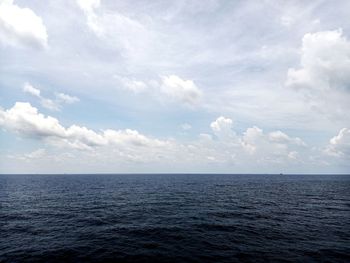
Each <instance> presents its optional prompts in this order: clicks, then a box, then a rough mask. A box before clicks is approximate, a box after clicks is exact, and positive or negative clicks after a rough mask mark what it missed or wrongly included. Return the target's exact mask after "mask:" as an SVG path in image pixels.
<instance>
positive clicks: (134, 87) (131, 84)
mask: <svg viewBox="0 0 350 263" xmlns="http://www.w3.org/2000/svg"><path fill="white" fill-rule="evenodd" d="M114 78H117V79H119V81H120V82H121V84H122V87H123V88H125V89H127V90H130V91H132V92H133V93H141V92H145V91H147V90H149V87H148V85H147V84H146V83H145V82H143V81H139V80H134V79H128V78H125V77H118V76H114Z"/></svg>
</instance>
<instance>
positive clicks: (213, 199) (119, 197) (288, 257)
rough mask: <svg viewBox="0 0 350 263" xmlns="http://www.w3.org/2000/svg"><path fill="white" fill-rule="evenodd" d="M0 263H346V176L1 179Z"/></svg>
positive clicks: (349, 184) (349, 198) (349, 234)
mask: <svg viewBox="0 0 350 263" xmlns="http://www.w3.org/2000/svg"><path fill="white" fill-rule="evenodd" d="M0 262H350V176H349V175H222V174H210V175H208V174H116V175H113V174H108V175H106V174H91V175H0Z"/></svg>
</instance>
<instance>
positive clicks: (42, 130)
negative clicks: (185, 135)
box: [0, 102, 167, 150]
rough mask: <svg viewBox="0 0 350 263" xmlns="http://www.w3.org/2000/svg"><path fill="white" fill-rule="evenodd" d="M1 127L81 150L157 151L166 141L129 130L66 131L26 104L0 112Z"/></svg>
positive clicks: (68, 129)
mask: <svg viewBox="0 0 350 263" xmlns="http://www.w3.org/2000/svg"><path fill="white" fill-rule="evenodd" d="M0 125H1V126H2V127H3V128H5V129H6V130H10V131H13V132H15V133H17V134H19V135H22V136H30V137H35V138H39V139H43V140H46V141H47V142H49V143H51V144H53V145H56V146H63V147H64V146H68V147H71V148H75V149H82V150H88V149H91V148H93V147H97V146H106V145H118V146H122V145H125V144H126V145H129V146H137V147H160V146H163V145H166V144H167V142H165V141H161V140H157V139H150V138H148V137H146V136H144V135H142V134H140V133H138V132H137V131H135V130H130V129H126V130H110V129H109V130H105V131H102V132H95V131H93V130H90V129H88V128H86V127H81V126H78V125H71V126H70V127H68V128H65V127H63V126H62V125H61V124H60V123H59V121H58V120H57V119H56V118H53V117H51V116H47V117H45V116H44V115H43V114H41V113H39V112H38V110H37V109H36V108H34V107H33V106H31V105H30V104H29V103H25V102H16V104H15V105H14V106H13V107H12V108H11V109H9V110H6V111H3V110H1V111H0Z"/></svg>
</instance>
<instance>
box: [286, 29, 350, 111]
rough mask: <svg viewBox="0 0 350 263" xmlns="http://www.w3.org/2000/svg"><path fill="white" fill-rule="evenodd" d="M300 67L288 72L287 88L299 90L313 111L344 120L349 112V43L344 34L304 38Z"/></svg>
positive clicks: (306, 36) (310, 34) (326, 34)
mask: <svg viewBox="0 0 350 263" xmlns="http://www.w3.org/2000/svg"><path fill="white" fill-rule="evenodd" d="M300 64H301V68H300V69H295V68H290V69H289V70H288V78H287V82H286V85H287V86H288V87H291V88H295V89H297V90H300V92H302V93H303V94H304V96H305V98H306V100H307V101H308V103H309V104H310V106H311V107H312V108H314V109H315V110H317V111H319V112H322V113H324V114H327V115H329V116H331V117H332V116H333V117H337V118H344V117H345V113H346V112H347V111H348V110H349V109H350V108H349V105H350V104H349V101H350V88H349V87H350V42H349V41H348V40H347V39H346V37H345V36H343V31H342V30H341V29H339V30H334V31H322V32H316V33H308V34H305V35H304V37H303V42H302V48H301V61H300ZM345 118H346V117H345Z"/></svg>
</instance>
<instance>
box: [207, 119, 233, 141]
mask: <svg viewBox="0 0 350 263" xmlns="http://www.w3.org/2000/svg"><path fill="white" fill-rule="evenodd" d="M232 125H233V121H232V120H231V119H229V118H225V117H223V116H220V117H218V118H217V119H216V120H215V121H213V122H212V123H211V124H210V127H211V129H212V130H213V132H214V134H215V135H216V136H218V137H226V138H227V137H233V136H235V133H234V132H233V130H232Z"/></svg>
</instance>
